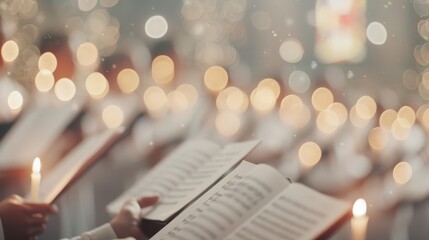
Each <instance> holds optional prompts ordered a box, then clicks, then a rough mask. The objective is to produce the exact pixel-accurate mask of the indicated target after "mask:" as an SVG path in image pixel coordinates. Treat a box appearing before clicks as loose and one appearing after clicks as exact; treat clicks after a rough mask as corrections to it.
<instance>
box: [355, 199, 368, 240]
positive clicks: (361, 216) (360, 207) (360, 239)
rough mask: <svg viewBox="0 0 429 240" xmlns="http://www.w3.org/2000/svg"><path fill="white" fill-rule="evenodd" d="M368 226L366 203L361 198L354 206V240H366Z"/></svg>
mask: <svg viewBox="0 0 429 240" xmlns="http://www.w3.org/2000/svg"><path fill="white" fill-rule="evenodd" d="M367 225H368V216H367V215H366V202H365V200H364V199H363V198H359V199H358V200H356V202H355V203H354V204H353V218H352V219H351V227H352V239H353V240H364V239H366V228H367Z"/></svg>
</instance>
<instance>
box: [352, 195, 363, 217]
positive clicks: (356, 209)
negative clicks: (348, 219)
mask: <svg viewBox="0 0 429 240" xmlns="http://www.w3.org/2000/svg"><path fill="white" fill-rule="evenodd" d="M365 214H366V202H365V200H364V199H363V198H359V199H358V200H356V202H355V203H354V204H353V216H354V217H363V216H365Z"/></svg>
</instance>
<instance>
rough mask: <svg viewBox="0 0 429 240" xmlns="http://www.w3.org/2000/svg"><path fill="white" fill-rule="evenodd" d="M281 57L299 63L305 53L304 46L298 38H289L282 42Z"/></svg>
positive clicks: (289, 61)
mask: <svg viewBox="0 0 429 240" xmlns="http://www.w3.org/2000/svg"><path fill="white" fill-rule="evenodd" d="M279 54H280V57H281V58H282V59H283V60H284V61H286V62H288V63H297V62H299V61H301V59H302V56H303V55H304V48H303V46H302V44H301V42H299V41H298V40H296V39H287V40H286V41H284V42H283V43H282V45H281V46H280V49H279Z"/></svg>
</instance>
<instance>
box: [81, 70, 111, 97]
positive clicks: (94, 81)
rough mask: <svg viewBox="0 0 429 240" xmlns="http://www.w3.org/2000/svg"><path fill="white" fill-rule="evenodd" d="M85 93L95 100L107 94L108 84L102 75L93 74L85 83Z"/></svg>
mask: <svg viewBox="0 0 429 240" xmlns="http://www.w3.org/2000/svg"><path fill="white" fill-rule="evenodd" d="M85 87H86V91H88V93H89V95H91V97H93V98H95V99H100V98H103V97H104V96H106V95H107V93H108V92H109V83H108V82H107V79H106V78H105V77H104V75H103V74H101V73H99V72H94V73H91V74H90V75H88V77H87V78H86V81H85Z"/></svg>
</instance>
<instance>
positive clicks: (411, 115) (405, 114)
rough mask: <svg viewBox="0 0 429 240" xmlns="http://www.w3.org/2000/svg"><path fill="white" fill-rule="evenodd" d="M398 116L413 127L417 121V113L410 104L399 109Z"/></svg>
mask: <svg viewBox="0 0 429 240" xmlns="http://www.w3.org/2000/svg"><path fill="white" fill-rule="evenodd" d="M397 118H398V119H402V120H403V121H402V122H403V124H406V125H407V126H408V127H409V128H411V127H412V126H413V125H414V122H415V121H416V113H415V112H414V109H412V108H411V107H410V106H403V107H401V108H400V109H399V111H398V116H397Z"/></svg>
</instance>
